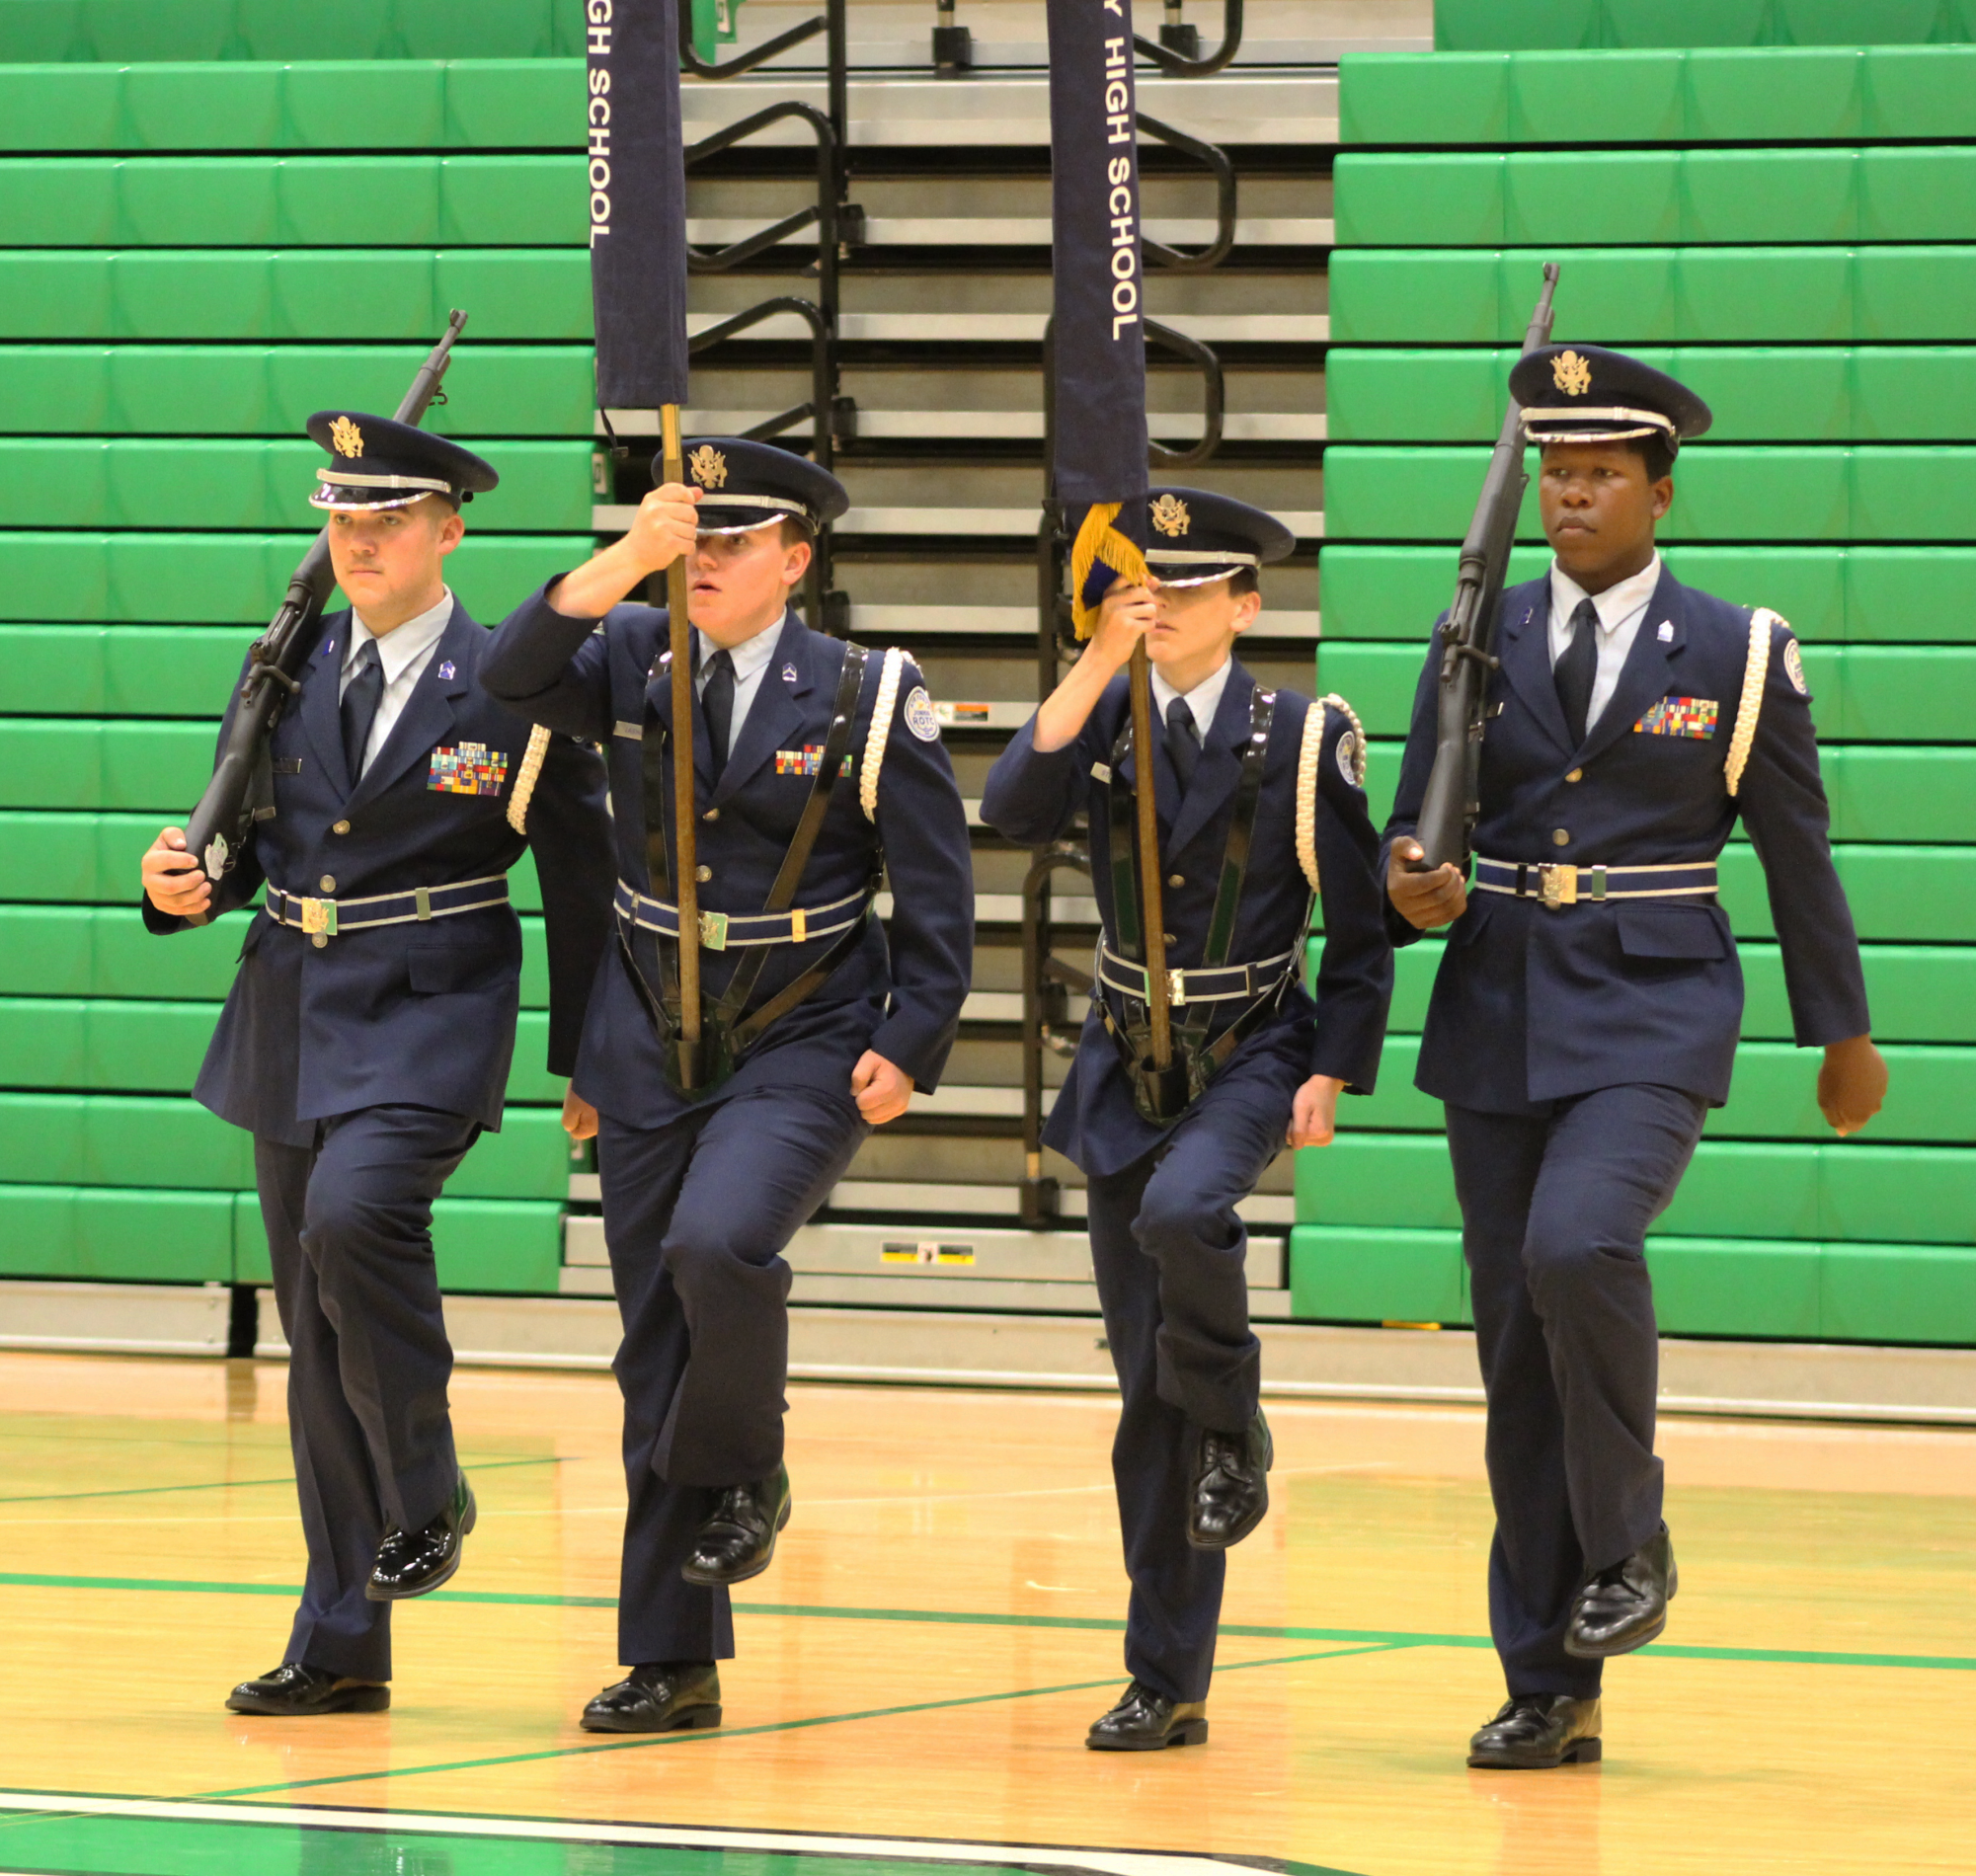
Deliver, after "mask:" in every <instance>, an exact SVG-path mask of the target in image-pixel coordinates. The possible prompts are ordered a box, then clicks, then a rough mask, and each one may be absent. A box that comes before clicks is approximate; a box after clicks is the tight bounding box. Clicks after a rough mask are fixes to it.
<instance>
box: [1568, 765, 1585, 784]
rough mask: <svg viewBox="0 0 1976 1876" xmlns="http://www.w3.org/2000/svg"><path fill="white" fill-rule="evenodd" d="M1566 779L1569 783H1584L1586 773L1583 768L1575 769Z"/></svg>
mask: <svg viewBox="0 0 1976 1876" xmlns="http://www.w3.org/2000/svg"><path fill="white" fill-rule="evenodd" d="M1564 779H1565V780H1566V781H1567V782H1582V781H1583V780H1584V779H1585V771H1584V770H1583V769H1582V768H1574V769H1573V770H1572V771H1571V773H1570V774H1569V775H1567V776H1565V778H1564Z"/></svg>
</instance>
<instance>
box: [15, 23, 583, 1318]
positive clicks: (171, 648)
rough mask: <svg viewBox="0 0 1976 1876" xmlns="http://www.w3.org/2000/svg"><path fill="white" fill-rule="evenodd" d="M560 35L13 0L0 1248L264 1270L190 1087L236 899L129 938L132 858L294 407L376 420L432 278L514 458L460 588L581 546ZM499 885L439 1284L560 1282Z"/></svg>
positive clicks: (72, 1262)
mask: <svg viewBox="0 0 1976 1876" xmlns="http://www.w3.org/2000/svg"><path fill="white" fill-rule="evenodd" d="M581 52H582V13H581V9H578V8H572V7H569V6H566V5H555V4H552V0H472V3H471V4H464V3H461V4H449V3H448V0H337V4H335V5H327V4H320V3H319V0H267V3H266V4H263V3H262V0H172V4H170V5H157V4H153V3H152V0H0V556H4V560H5V565H6V567H7V571H8V579H7V581H6V583H5V586H4V589H0V830H4V832H5V833H6V834H7V835H8V836H9V837H11V838H12V840H13V841H14V842H15V843H16V846H17V852H18V856H19V857H18V860H17V864H16V865H15V866H14V867H13V868H12V869H10V878H9V880H8V882H7V884H6V886H5V888H4V889H0V1275H4V1276H10V1277H66V1278H88V1279H100V1280H124V1281H128V1280H149V1281H154V1282H176V1283H255V1282H261V1283H265V1282H266V1281H267V1275H268V1265H267V1255H268V1254H267V1244H266V1239H265V1237H264V1235H263V1233H262V1229H261V1222H260V1215H259V1211H258V1207H257V1205H256V1202H255V1199H254V1196H253V1170H252V1163H251V1153H250V1149H249V1143H248V1140H247V1136H246V1135H245V1134H243V1133H240V1132H238V1131H237V1130H235V1129H232V1128H229V1127H226V1126H224V1125H223V1124H222V1123H220V1122H218V1121H216V1120H214V1119H213V1118H212V1117H211V1116H210V1115H208V1114H206V1113H205V1111H204V1110H203V1109H201V1108H199V1107H198V1106H197V1105H196V1104H195V1103H193V1102H192V1101H191V1100H190V1099H188V1098H187V1090H188V1089H189V1088H190V1086H191V1083H192V1079H193V1076H194V1075H195V1074H196V1072H197V1070H198V1063H199V1059H200V1057H201V1055H202V1054H203V1052H204V1049H205V1045H206V1040H207V1038H208V1037H209V1036H210V1034H211V1030H212V1025H213V1021H214V1019H215V1017H216V1015H217V1012H218V1007H219V1000H220V999H221V998H222V997H223V996H224V994H225V991H226V987H227V984H228V983H229V981H230V980H231V977H232V971H233V963H234V958H235V955H236V953H237V952H238V949H239V944H240V939H241V936H242V934H243V932H244V928H245V921H244V919H241V918H238V917H236V918H234V919H232V920H229V921H225V922H223V923H222V924H221V925H220V926H219V927H217V928H214V929H212V930H208V931H202V932H195V933H187V934H183V935H181V936H180V937H178V938H175V939H172V940H170V941H162V940H157V939H153V938H150V937H149V936H148V935H147V934H146V933H145V932H144V931H143V929H142V926H141V924H140V922H139V921H138V919H137V916H136V911H135V903H134V901H135V898H136V866H137V858H138V855H139V854H140V853H141V852H142V850H143V848H144V847H145V846H146V845H147V844H148V843H149V841H150V839H151V837H152V835H153V834H154V833H155V831H156V830H157V828H158V826H159V825H161V824H163V823H164V822H165V821H182V820H183V818H184V816H185V813H186V810H187V809H188V808H189V807H190V806H191V804H192V802H193V801H194V800H195V799H196V798H197V797H198V792H199V789H200V788H201V787H202V786H203V783H204V780H205V777H206V775H207V773H208V772H209V768H210V763H211V755H212V741H213V734H214V730H215V727H216V720H217V716H218V712H219V709H220V706H221V705H222V703H223V701H224V698H225V695H226V691H227V689H228V687H229V685H230V683H231V681H232V678H233V676H234V673H235V671H236V670H237V668H238V665H239V661H240V658H241V655H242V653H243V652H244V650H245V648H246V646H247V644H248V642H249V641H250V640H251V638H252V637H253V635H254V632H255V630H256V629H257V628H258V627H259V626H261V625H264V624H265V623H266V621H267V619H268V616H269V614H270V612H271V610H272V608H273V606H274V604H275V602H276V601H277V599H278V597H279V595H280V593H281V591H282V589H283V588H284V586H285V585H286V583H287V579H288V576H289V574H290V573H291V572H292V571H293V568H294V565H295V562H296V561H297V559H298V558H299V557H300V555H301V553H302V552H303V550H304V549H305V548H306V546H307V544H308V541H309V538H310V536H311V534H312V533H313V531H314V529H313V527H312V525H311V523H312V520H313V517H312V515H311V513H310V511H309V510H308V508H306V507H305V506H304V501H303V498H304V497H305V495H306V492H307V490H308V488H309V486H310V485H311V483H312V480H313V471H314V469H315V467H316V465H317V464H318V462H319V461H320V452H319V451H317V450H316V449H315V448H314V446H313V445H311V444H310V443H308V442H307V441H306V440H305V439H303V438H302V436H301V433H300V432H301V427H302V424H303V423H304V421H305V420H306V418H307V417H308V415H309V414H310V413H311V412H312V411H315V410H318V409H321V408H324V407H325V406H327V405H331V404H348V405H351V406H355V407H356V408H359V409H370V410H386V411H388V410H390V409H391V408H393V407H394V406H395V405H396V403H397V401H398V399H399V397H400V396H401V395H402V393H403V390H404V388H405V385H406V384H407V383H408V382H409V380H410V378H411V375H412V372H413V371H414V369H415V368H416V367H417V365H418V363H419V362H420V361H421V360H422V359H423V357H424V356H425V353H426V352H427V351H428V349H429V348H430V347H431V345H432V343H433V341H434V339H435V337H436V336H437V334H438V332H439V330H440V328H441V326H442V325H443V324H444V321H445V315H446V311H447V309H448V308H449V307H451V306H463V307H465V308H466V309H467V310H468V312H469V314H470V315H471V323H470V325H469V327H468V330H467V335H466V338H465V340H464V342H463V343H462V345H461V346H460V348H459V351H458V352H457V353H456V355H455V359H454V364H453V368H452V371H451V372H450V374H449V375H448V377H447V380H446V391H447V396H448V402H447V403H446V404H444V405H443V406H440V407H437V408H435V410H434V412H433V413H432V416H431V419H430V420H429V421H430V423H431V426H432V428H434V429H435V430H441V431H443V432H445V433H447V434H451V435H456V436H461V437H465V438H471V439H473V442H474V445H475V447H477V448H480V449H483V450H485V451H486V453H487V454H488V455H489V456H491V457H492V458H493V460H494V461H495V463H496V465H497V466H498V467H499V469H500V470H501V472H502V479H503V480H502V487H501V488H500V489H499V490H498V491H496V492H495V493H494V494H493V495H492V496H489V497H485V498H482V499H481V500H480V501H477V502H476V503H475V504H474V505H473V507H472V508H470V509H468V510H467V520H468V524H469V536H468V541H467V544H466V546H465V547H464V548H462V549H461V550H460V552H459V553H458V554H457V555H456V556H454V558H453V559H452V560H451V561H450V562H449V563H448V569H447V571H448V577H449V580H450V581H451V584H452V586H453V587H454V590H455V591H456V592H457V593H458V594H459V595H460V597H461V599H462V600H463V601H464V603H465V604H466V605H467V607H468V608H469V609H470V610H471V611H473V612H474V613H475V614H476V616H478V617H479V618H481V619H482V620H483V622H489V623H491V622H492V621H494V620H496V619H498V618H499V617H500V616H501V615H502V614H503V613H504V612H505V611H507V610H508V608H509V607H510V606H511V605H513V604H514V601H515V600H516V598H518V597H519V596H520V595H521V593H522V592H524V591H525V590H526V589H527V588H528V587H529V586H533V585H535V584H537V583H539V582H540V581H542V580H543V579H545V578H547V577H548V576H549V575H551V574H553V573H555V572H557V571H559V570H560V569H562V568H565V567H568V566H569V565H571V564H572V563H573V562H574V561H576V560H580V559H582V558H584V557H586V556H587V555H588V554H589V553H590V551H591V546H592V534H591V523H590V507H591V503H592V500H593V495H592V461H593V443H592V440H591V426H592V397H593V377H592V359H591V348H590V284H589V268H588V260H587V256H586V253H585V250H584V245H583V244H584V241H585V226H584V214H583V193H582V175H581V160H582V159H581V155H580V151H579V145H578V142H577V138H576V135H575V129H576V125H577V122H578V118H577V114H576V105H575V100H576V99H577V98H578V96H579V95H580V88H581V84H582V79H581V75H580V74H581ZM326 54H334V56H333V57H332V56H325V55H326ZM317 152H320V153H321V154H317ZM341 602H342V601H341V596H340V595H339V596H338V598H337V599H336V600H335V601H333V603H338V604H340V603H341ZM515 893H516V899H517V903H518V904H519V905H520V907H521V909H522V912H523V938H524V958H525V964H524V975H523V983H522V1003H523V1011H522V1017H521V1023H520V1033H519V1036H518V1038H517V1043H516V1050H515V1059H514V1075H513V1077H512V1079H511V1082H510V1088H509V1099H510V1106H509V1110H508V1116H507V1123H506V1126H505V1128H504V1130H503V1132H502V1133H500V1134H498V1135H489V1136H487V1137H485V1138H484V1139H483V1140H482V1141H481V1142H480V1143H479V1144H478V1145H477V1146H476V1147H475V1148H474V1150H473V1151H472V1152H471V1153H470V1154H469V1155H468V1157H467V1159H466V1161H465V1163H464V1164H463V1165H462V1167H461V1168H460V1171H459V1172H458V1174H457V1175H456V1176H455V1177H454V1179H453V1180H452V1182H451V1183H450V1185H449V1187H448V1189H447V1196H446V1198H445V1200H444V1201H443V1202H442V1203H441V1204H440V1206H439V1209H438V1212H437V1215H436V1221H435V1242H436V1245H437V1249H438V1259H439V1272H440V1278H441V1281H442V1283H443V1284H444V1285H445V1286H446V1287H447V1288H448V1289H452V1290H490V1291H523V1292H553V1291H554V1290H555V1289H556V1284H557V1272H558V1267H559V1264H560V1259H561V1243H560V1215H561V1212H562V1201H563V1197H564V1193H565V1189H566V1186H567V1179H568V1168H569V1158H568V1153H567V1145H566V1141H565V1139H564V1136H563V1134H562V1132H561V1129H560V1126H559V1125H558V1112H559V1107H560V1101H561V1087H560V1085H559V1084H558V1083H556V1082H554V1081H553V1080H552V1079H551V1078H550V1077H549V1076H548V1075H547V1073H546V1072H545V1070H544V1068H543V1055H544V1049H545V1046H546V1040H547V1036H546V1031H547V1017H546V1013H545V1009H544V1005H545V1003H546V997H547V972H546V963H545V957H544V950H543V941H542V932H541V919H540V916H539V912H540V900H539V894H538V891H537V888H536V883H535V878H534V873H533V868H532V866H530V865H527V864H525V863H524V865H523V866H522V867H521V868H520V869H518V870H517V873H516V875H515Z"/></svg>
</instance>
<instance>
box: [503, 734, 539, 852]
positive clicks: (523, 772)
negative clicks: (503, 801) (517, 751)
mask: <svg viewBox="0 0 1976 1876" xmlns="http://www.w3.org/2000/svg"><path fill="white" fill-rule="evenodd" d="M548 753H549V732H548V730H547V728H546V727H545V726H544V725H542V724H539V723H538V724H537V725H536V726H535V727H534V729H532V730H530V731H529V732H528V748H527V751H526V753H524V754H523V756H522V757H521V766H520V767H519V768H518V769H517V770H516V771H515V773H514V787H513V788H511V789H510V790H509V791H508V824H509V825H510V826H511V827H513V828H514V831H515V832H516V833H526V832H527V831H528V804H529V803H530V802H531V801H533V800H534V798H535V783H536V781H537V780H538V779H539V778H540V776H541V773H542V761H543V758H544V757H545V756H547V754H548Z"/></svg>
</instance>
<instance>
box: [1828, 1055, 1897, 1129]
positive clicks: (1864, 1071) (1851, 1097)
mask: <svg viewBox="0 0 1976 1876" xmlns="http://www.w3.org/2000/svg"><path fill="white" fill-rule="evenodd" d="M1886 1098H1887V1064H1886V1059H1885V1057H1884V1056H1882V1055H1881V1054H1880V1052H1879V1051H1878V1050H1877V1049H1875V1048H1874V1047H1873V1039H1872V1037H1870V1036H1855V1037H1853V1038H1851V1039H1850V1040H1849V1041H1846V1042H1843V1043H1827V1044H1826V1045H1825V1065H1824V1066H1823V1067H1822V1068H1820V1069H1819V1071H1818V1111H1819V1112H1820V1113H1821V1114H1823V1115H1824V1116H1825V1118H1826V1121H1827V1122H1828V1123H1829V1124H1830V1126H1831V1127H1832V1130H1833V1132H1834V1133H1837V1134H1838V1135H1839V1137H1840V1138H1841V1139H1844V1138H1845V1137H1846V1135H1847V1134H1848V1133H1857V1132H1858V1131H1859V1130H1860V1129H1861V1128H1862V1127H1864V1126H1865V1125H1866V1123H1867V1122H1868V1121H1870V1120H1871V1119H1872V1118H1873V1116H1874V1115H1876V1114H1877V1113H1879V1111H1880V1104H1881V1103H1882V1102H1883V1101H1885V1100H1886Z"/></svg>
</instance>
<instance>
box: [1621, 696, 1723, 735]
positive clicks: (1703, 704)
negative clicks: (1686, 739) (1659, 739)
mask: <svg viewBox="0 0 1976 1876" xmlns="http://www.w3.org/2000/svg"><path fill="white" fill-rule="evenodd" d="M1721 709H1722V707H1721V705H1720V704H1718V703H1717V702H1716V701H1715V699H1714V698H1713V697H1663V698H1662V699H1661V700H1660V702H1659V703H1657V704H1655V705H1654V707H1653V708H1652V709H1651V710H1649V711H1648V712H1647V713H1646V715H1645V716H1643V717H1642V718H1641V719H1640V720H1639V722H1637V723H1636V724H1634V725H1633V732H1634V734H1635V735H1636V736H1690V737H1711V736H1713V735H1714V734H1715V721H1716V718H1717V717H1718V716H1720V714H1721Z"/></svg>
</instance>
